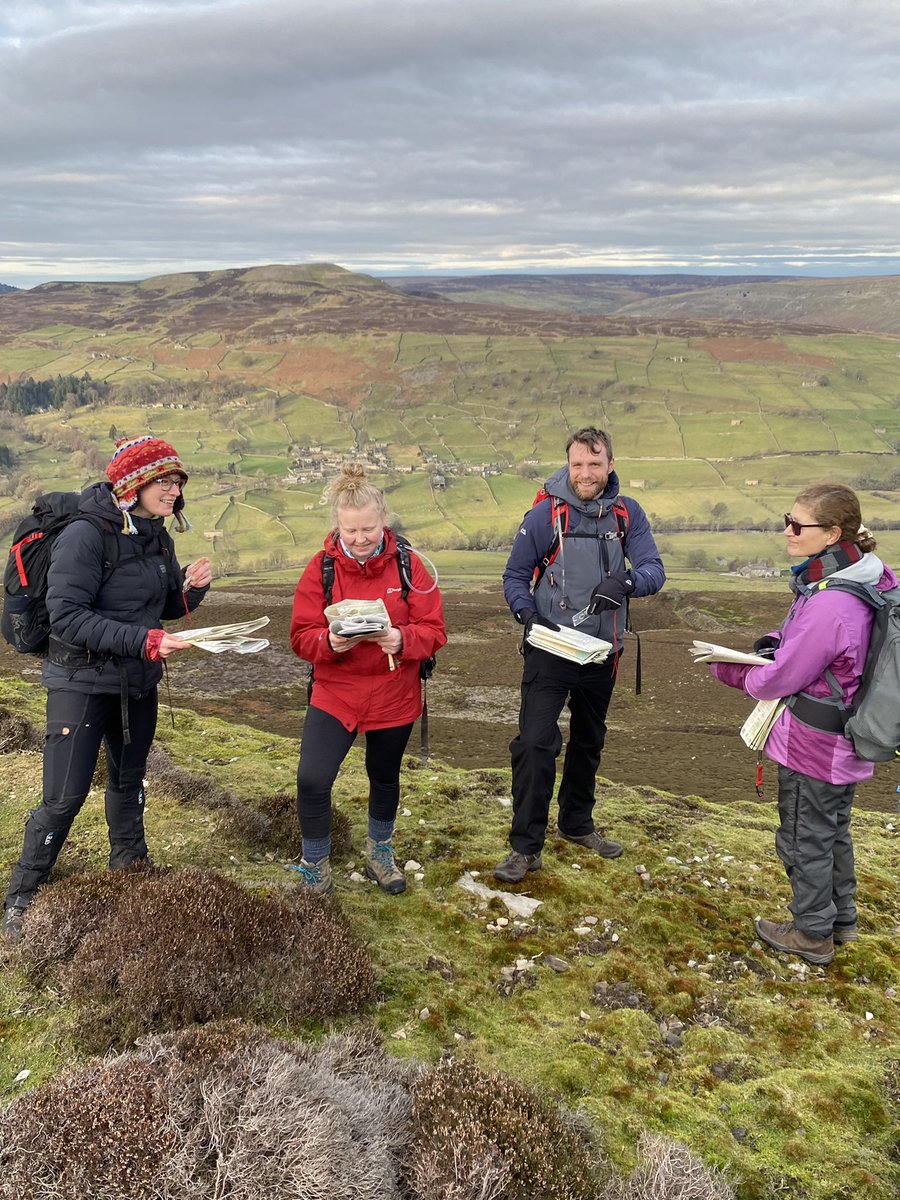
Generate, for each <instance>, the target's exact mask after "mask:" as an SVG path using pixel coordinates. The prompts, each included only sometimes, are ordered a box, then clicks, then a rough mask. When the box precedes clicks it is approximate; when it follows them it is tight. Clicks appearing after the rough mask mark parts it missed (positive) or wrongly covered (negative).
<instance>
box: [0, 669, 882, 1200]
mask: <svg viewBox="0 0 900 1200" xmlns="http://www.w3.org/2000/svg"><path fill="white" fill-rule="evenodd" d="M0 704H4V705H6V706H7V707H8V708H10V709H13V710H14V711H16V712H19V713H22V714H24V715H27V716H29V717H30V718H31V719H32V720H34V721H35V723H36V724H38V725H40V722H41V719H42V706H43V695H42V693H41V692H40V691H39V690H38V689H36V688H34V687H31V686H30V685H27V684H24V683H20V682H16V681H11V680H4V681H2V682H0ZM159 737H160V741H161V743H162V744H163V745H164V747H165V749H166V750H167V751H168V753H169V754H170V756H171V757H172V759H173V760H174V761H175V763H176V764H178V765H179V766H181V767H184V768H187V769H188V770H190V771H192V772H197V773H202V774H204V775H208V776H210V777H212V778H213V779H215V780H216V781H217V782H218V783H219V784H221V785H222V786H224V787H227V788H229V789H231V790H232V791H234V792H235V793H236V794H237V796H238V797H239V798H240V799H241V800H243V801H245V802H247V803H250V804H252V803H253V802H254V801H260V800H263V799H265V798H266V797H267V796H271V795H272V794H273V793H275V792H278V791H283V790H285V789H290V788H291V787H292V786H293V776H294V769H295V765H296V745H295V743H294V742H293V741H291V740H289V739H286V738H280V737H276V736H274V735H271V734H267V733H265V732H261V731H258V730H253V729H247V728H242V727H238V726H235V725H232V724H226V723H223V722H219V721H216V720H214V719H213V718H209V717H200V716H197V715H195V714H193V713H190V712H187V711H178V712H177V713H176V728H175V729H174V730H173V729H172V728H171V726H170V725H168V724H167V723H166V721H165V719H162V720H161V721H160V735H159ZM40 766H41V763H40V756H39V755H38V754H37V753H7V754H4V755H0V789H2V795H3V797H4V799H3V803H2V805H0V868H2V869H3V871H4V874H6V873H7V872H8V869H9V867H10V866H11V864H12V862H13V861H14V859H15V858H16V856H17V853H18V848H19V844H20V838H21V832H22V824H23V820H24V818H25V815H26V811H27V808H28V807H29V806H30V805H31V804H34V803H36V800H37V797H38V796H39V789H40ZM407 768H408V769H407V770H406V771H405V772H404V780H403V789H404V790H403V799H402V808H401V816H400V818H399V821H398V827H397V834H396V838H395V845H396V849H397V855H398V858H399V860H400V861H401V863H405V862H407V861H408V860H409V861H414V862H416V863H418V864H420V869H419V870H416V869H415V868H414V867H411V868H410V869H409V871H408V876H409V881H410V887H409V890H408V891H407V892H406V893H405V894H404V895H402V896H400V897H393V898H392V897H388V896H386V895H383V894H382V893H380V892H379V891H378V890H377V888H375V887H374V886H373V885H371V884H368V883H363V882H356V881H354V880H353V879H352V878H351V875H352V874H353V872H354V871H355V870H358V869H359V868H360V867H361V865H362V851H361V847H362V846H363V845H364V838H365V796H366V788H365V776H364V773H363V770H362V762H361V756H359V754H358V752H357V751H355V750H354V751H353V752H352V753H351V756H350V758H349V759H348V761H347V764H346V766H345V769H344V771H343V772H342V774H341V776H340V778H339V781H338V784H337V787H336V793H335V795H336V799H337V802H338V804H339V805H340V806H341V808H342V809H343V810H344V811H345V812H346V813H347V814H348V815H349V817H350V818H351V821H352V824H353V833H354V837H353V843H354V850H353V851H352V852H351V854H350V855H349V857H347V858H346V859H340V860H337V861H336V862H335V867H336V878H337V902H338V903H339V904H340V905H341V907H342V909H343V911H344V912H345V913H346V914H347V916H348V917H349V919H350V921H351V923H352V925H353V926H354V928H355V930H356V932H357V933H358V934H359V935H360V936H361V937H362V938H363V939H364V941H365V942H366V943H367V944H368V946H369V949H370V952H371V955H372V958H373V961H374V964H375V969H376V976H377V981H378V989H379V1000H378V1003H377V1006H376V1008H375V1010H374V1012H373V1014H372V1016H373V1018H374V1020H375V1022H376V1024H377V1025H378V1027H379V1028H380V1030H381V1031H382V1032H383V1034H384V1036H385V1038H386V1040H387V1042H388V1045H389V1046H390V1047H391V1049H392V1050H393V1051H395V1052H396V1053H397V1054H398V1055H401V1056H415V1057H416V1058H419V1059H424V1060H426V1061H434V1060H436V1059H437V1058H438V1057H439V1056H440V1055H442V1054H446V1053H448V1052H452V1053H454V1054H455V1055H457V1056H465V1057H469V1058H471V1059H474V1060H476V1061H477V1062H479V1063H480V1064H482V1065H483V1066H485V1067H488V1068H490V1069H502V1070H504V1071H506V1072H508V1073H510V1074H511V1075H513V1076H514V1077H515V1078H517V1079H520V1080H522V1081H524V1082H527V1083H530V1084H534V1085H536V1086H538V1087H540V1088H541V1089H542V1090H544V1091H546V1092H548V1093H550V1094H552V1095H554V1096H557V1097H559V1098H561V1099H562V1100H564V1101H565V1102H566V1103H567V1104H568V1105H570V1106H572V1107H575V1108H580V1109H581V1110H582V1111H583V1112H584V1113H585V1114H586V1115H587V1116H588V1117H589V1119H590V1120H591V1121H592V1123H593V1124H594V1125H595V1126H596V1128H597V1130H598V1133H599V1136H600V1138H601V1140H602V1143H603V1146H604V1148H605V1150H606V1151H607V1153H608V1154H609V1156H610V1158H611V1159H612V1160H613V1162H614V1163H615V1164H616V1165H617V1166H619V1167H620V1168H623V1169H624V1168H628V1167H629V1165H630V1164H631V1162H632V1161H633V1157H634V1147H635V1144H636V1141H637V1138H638V1136H639V1134H640V1132H641V1130H643V1129H646V1128H649V1129H651V1130H656V1131H662V1132H665V1133H667V1134H670V1135H671V1136H673V1137H675V1138H677V1139H679V1140H681V1141H683V1142H685V1143H686V1144H687V1145H688V1146H690V1147H691V1148H692V1149H694V1150H695V1151H697V1152H698V1153H699V1154H701V1155H702V1156H703V1157H704V1158H705V1159H706V1160H707V1161H708V1162H711V1163H715V1164H717V1165H719V1166H723V1167H725V1168H727V1170H728V1172H729V1175H730V1178H731V1179H732V1180H733V1182H734V1183H735V1186H736V1189H737V1193H738V1195H739V1196H740V1197H741V1198H742V1200H756V1198H758V1197H759V1198H761V1197H765V1196H772V1195H784V1196H791V1197H805V1198H808V1200H832V1198H836V1197H845V1196H846V1197H853V1198H854V1200H856V1198H859V1200H889V1198H890V1197H894V1196H896V1195H897V1190H898V1187H900V1163H898V1154H897V1118H898V1105H900V1049H898V1047H900V1007H898V1004H897V998H896V997H897V991H898V990H900V966H898V962H897V954H896V947H897V937H898V930H900V900H898V886H897V864H898V859H900V854H898V834H900V830H898V828H897V827H896V826H897V825H900V822H897V821H896V820H894V821H892V819H891V818H890V817H889V816H887V815H885V814H883V813H866V812H860V813H858V814H857V815H856V817H855V819H854V832H855V840H856V848H857V869H858V876H859V899H860V931H861V936H860V940H859V941H858V942H857V943H855V944H851V945H847V946H843V947H839V948H838V951H837V955H836V957H835V960H834V962H833V964H832V965H830V966H829V967H827V968H817V967H807V966H805V965H803V964H801V963H800V962H799V961H797V960H793V959H789V958H788V957H786V956H781V955H777V954H774V953H769V952H768V951H767V950H766V949H765V948H764V947H762V946H761V945H760V944H759V943H758V942H755V941H754V935H753V929H752V924H751V922H752V919H753V917H754V916H756V915H767V916H771V917H777V918H778V919H783V916H784V914H785V903H786V900H787V898H788V889H787V884H786V880H785V878H784V876H783V873H782V869H781V867H780V864H779V863H778V861H777V859H776V858H775V856H774V851H773V830H774V812H773V810H772V808H771V807H769V806H767V805H759V804H730V805H728V806H724V805H716V804H714V803H711V802H708V801H706V800H704V799H703V798H702V797H699V796H689V797H678V796H673V795H668V794H666V793H662V792H657V791H654V790H652V789H650V788H644V787H641V788H627V787H623V786H620V785H612V784H605V783H604V782H603V781H600V784H599V788H600V792H601V796H602V800H601V812H602V819H603V820H604V821H605V822H606V823H607V827H608V829H609V831H610V834H611V835H612V836H615V837H617V838H618V839H619V840H621V841H623V842H624V844H625V852H624V854H623V856H622V857H621V858H620V859H618V860H616V861H614V862H608V861H604V860H601V859H599V858H596V857H593V858H592V857H591V856H590V855H589V853H588V852H586V851H582V850H580V849H578V848H577V847H575V846H572V845H570V844H568V843H564V842H562V841H559V840H558V839H556V838H554V837H552V836H551V837H550V838H549V839H548V842H547V846H546V849H545V853H544V866H543V870H541V871H539V872H536V873H534V874H532V875H530V876H528V877H527V880H526V882H525V883H524V884H522V885H519V886H517V887H514V888H509V889H507V891H508V892H509V893H517V892H518V893H527V894H528V895H530V896H532V897H533V898H535V899H537V900H540V902H541V904H540V906H539V907H538V908H537V909H536V911H535V912H534V914H533V915H532V916H531V917H529V918H520V917H517V916H515V915H514V914H513V913H511V912H507V909H506V907H505V905H504V904H503V903H502V901H500V900H498V899H492V900H489V901H484V900H479V898H478V897H476V896H475V895H473V894H471V893H470V892H468V891H465V890H463V889H462V888H460V887H459V886H458V880H459V879H460V877H461V876H462V875H463V872H466V871H468V872H471V873H472V874H473V875H475V873H476V872H477V873H478V875H475V878H476V880H477V882H479V883H484V884H486V885H488V886H492V885H493V879H492V878H491V876H490V870H491V867H492V866H493V864H494V863H495V862H497V861H498V859H499V858H500V857H502V855H503V853H504V849H505V837H506V832H507V829H508V821H509V809H508V807H507V806H506V804H505V803H504V801H507V798H508V788H509V778H508V773H507V772H504V771H469V772H465V771H459V770H451V769H449V768H445V767H443V766H441V765H440V764H430V765H428V766H426V767H422V766H421V765H420V764H419V763H418V762H417V760H416V759H415V758H413V757H410V758H409V759H408V760H407ZM149 791H150V796H149V801H148V814H147V824H148V834H149V841H150V843H151V846H152V849H153V853H154V856H155V858H156V860H157V862H159V863H160V864H162V865H169V864H171V865H172V866H182V865H186V864H196V865H202V866H205V867H209V868H213V869H215V870H217V871H221V872H222V873H224V874H225V875H228V876H230V877H232V878H234V879H237V880H240V881H242V882H243V883H245V884H248V885H251V886H255V887H261V888H264V889H278V888H280V887H282V886H283V885H284V884H285V883H287V882H290V881H291V876H290V875H289V874H288V872H286V871H285V869H284V866H283V864H282V862H281V861H279V860H278V859H276V858H274V857H273V856H271V855H268V856H267V855H266V853H264V852H262V851H260V850H258V849H251V848H250V847H249V846H248V845H246V844H241V843H240V842H238V841H236V840H234V838H233V837H231V836H228V837H223V836H220V835H219V832H218V826H219V824H220V822H222V821H223V815H222V812H221V810H218V811H217V810H209V809H204V808H202V807H199V806H192V805H190V804H184V803H179V802H178V801H177V800H176V799H175V798H173V797H171V796H167V795H166V794H165V793H164V791H162V789H161V788H154V786H153V781H152V779H151V781H150V789H149ZM105 841H106V830H105V824H104V820H103V812H102V797H101V795H100V794H99V793H97V794H94V795H92V796H91V797H90V798H89V800H88V802H87V804H86V806H85V809H84V811H83V813H82V814H81V816H80V817H79V819H78V821H77V822H76V824H75V826H74V828H73V831H72V835H71V837H70V839H69V842H68V843H67V846H66V849H65V851H64V854H63V856H62V858H61V860H60V864H59V869H60V870H61V871H70V870H77V869H81V868H84V867H87V866H91V867H101V866H102V865H103V864H104V862H105ZM639 868H640V870H639ZM417 876H421V878H417ZM173 919H175V920H177V914H173ZM551 958H552V959H553V960H559V961H554V962H553V963H552V964H550V963H549V960H550V959H551ZM332 1027H333V1026H332ZM72 1029H73V1025H72V1023H71V1014H68V1013H67V1012H66V1010H65V1009H64V1008H63V1007H62V1006H61V1005H60V1003H59V1000H58V998H57V997H56V996H55V995H54V994H53V993H52V992H51V991H49V990H48V991H42V992H36V991H34V990H32V989H31V988H30V987H29V986H28V985H27V984H26V983H25V981H24V979H23V978H22V977H20V976H19V975H17V974H16V973H15V972H14V971H13V970H12V969H11V968H10V967H9V966H8V965H7V966H6V967H5V968H4V969H3V970H2V971H0V1098H2V1099H4V1100H6V1099H8V1098H10V1097H12V1096H15V1095H17V1094H20V1092H21V1090H22V1089H23V1088H26V1087H30V1086H32V1085H33V1084H35V1083H38V1082H41V1081H42V1080H44V1079H46V1078H48V1077H49V1076H50V1075H52V1074H54V1073H55V1072H56V1071H58V1070H59V1069H60V1068H61V1067H62V1066H64V1065H66V1064H68V1063H71V1062H73V1061H77V1059H78V1058H79V1057H80V1056H81V1054H82V1051H81V1049H80V1047H79V1046H78V1045H77V1044H76V1041H75V1039H74V1036H73V1034H72ZM323 1031H324V1027H317V1028H314V1029H304V1030H295V1031H294V1032H297V1033H299V1032H303V1033H305V1034H310V1033H317V1032H323ZM279 1032H282V1033H284V1032H291V1031H289V1030H286V1029H284V1028H282V1029H280V1030H279ZM23 1071H29V1072H30V1074H29V1075H28V1077H27V1079H21V1080H20V1081H19V1082H16V1077H17V1076H18V1075H20V1073H21V1072H23Z"/></svg>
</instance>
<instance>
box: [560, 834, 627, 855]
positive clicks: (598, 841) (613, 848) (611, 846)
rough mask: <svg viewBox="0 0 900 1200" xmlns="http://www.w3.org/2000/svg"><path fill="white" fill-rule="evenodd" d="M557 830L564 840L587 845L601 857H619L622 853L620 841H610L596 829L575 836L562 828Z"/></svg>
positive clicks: (578, 844) (577, 844)
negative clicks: (564, 831)
mask: <svg viewBox="0 0 900 1200" xmlns="http://www.w3.org/2000/svg"><path fill="white" fill-rule="evenodd" d="M556 832H557V834H558V835H559V836H560V837H561V838H562V839H563V841H564V842H573V843H574V844H575V845H576V846H586V847H587V848H588V850H593V851H594V853H595V854H599V855H600V856H601V858H618V857H619V855H620V854H621V853H622V847H621V845H620V844H619V843H618V842H608V841H607V840H606V838H605V837H603V836H602V835H601V834H599V833H597V831H596V830H595V831H594V832H593V833H585V834H584V835H582V836H581V837H573V836H572V835H571V834H568V833H563V831H562V830H561V829H557V830H556Z"/></svg>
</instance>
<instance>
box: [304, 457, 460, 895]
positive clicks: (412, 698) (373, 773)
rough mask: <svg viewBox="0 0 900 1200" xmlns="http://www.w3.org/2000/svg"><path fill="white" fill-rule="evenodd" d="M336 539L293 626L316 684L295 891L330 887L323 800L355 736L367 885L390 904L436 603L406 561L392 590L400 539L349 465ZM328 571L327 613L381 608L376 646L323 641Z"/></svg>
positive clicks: (419, 572) (339, 482)
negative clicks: (365, 814)
mask: <svg viewBox="0 0 900 1200" xmlns="http://www.w3.org/2000/svg"><path fill="white" fill-rule="evenodd" d="M327 494H328V496H329V499H330V500H331V502H332V514H333V517H334V524H335V528H334V529H333V530H332V532H331V533H330V534H329V535H328V537H327V538H326V539H325V549H324V550H323V551H320V552H319V553H318V554H316V555H314V556H313V558H312V559H310V561H309V563H308V564H307V567H306V570H305V571H304V572H303V574H302V576H301V577H300V582H299V583H298V584H297V591H296V593H295V595H294V611H293V615H292V618H291V646H292V647H293V650H294V653H295V654H296V655H297V656H298V657H299V658H302V659H305V660H306V661H307V662H310V663H312V665H313V670H314V681H313V689H312V695H311V697H310V703H309V708H308V709H307V712H306V722H305V724H304V727H303V739H302V741H301V743H300V765H299V767H298V769H297V813H298V816H299V818H300V831H301V833H302V835H303V858H302V860H301V862H300V864H299V866H297V867H295V868H293V869H294V870H296V871H298V872H299V873H300V875H301V877H302V880H303V883H304V884H305V885H306V886H307V887H309V888H311V889H313V890H314V891H317V892H321V893H323V894H327V893H328V892H330V891H331V890H332V888H333V883H332V878H331V864H330V857H329V856H330V853H331V789H332V786H333V784H334V781H335V779H336V778H337V773H338V771H339V770H340V767H341V763H342V762H343V761H344V759H345V758H346V757H347V753H348V751H349V750H350V747H351V746H352V745H353V743H354V741H355V740H356V735H357V734H358V733H364V734H365V735H366V774H367V775H368V777H369V829H368V838H367V840H366V873H367V874H368V876H369V877H370V878H371V879H374V880H375V881H376V882H377V883H378V885H379V887H381V888H382V890H384V891H386V892H390V893H391V894H396V893H398V892H402V891H403V890H404V889H405V888H406V878H405V877H404V875H403V872H402V871H401V870H400V869H399V867H398V866H397V864H396V862H395V861H394V851H393V845H392V838H393V832H394V819H395V817H396V815H397V807H398V804H399V802H400V765H401V762H402V760H403V752H404V751H405V749H406V744H407V742H408V741H409V735H410V733H411V732H412V727H413V725H414V724H415V721H416V718H417V717H418V716H419V714H420V713H421V711H422V685H421V681H420V678H419V664H420V663H421V662H422V660H423V659H426V658H429V657H430V656H431V655H432V654H434V653H435V651H436V650H438V649H439V648H440V647H441V646H443V645H444V643H445V642H446V641H447V634H446V631H445V628H444V613H443V608H442V605H441V597H440V592H438V590H437V586H436V585H435V583H434V582H433V581H432V579H431V577H430V576H429V574H428V572H427V571H426V570H425V568H424V567H423V566H422V564H421V562H420V561H419V559H418V558H417V557H416V555H415V554H414V553H412V552H411V553H410V564H411V576H412V578H411V579H410V580H409V581H407V582H408V584H409V585H410V586H409V588H408V595H407V596H406V598H405V599H404V598H403V592H404V591H405V590H406V588H405V587H404V586H403V585H404V581H403V580H401V578H400V561H399V558H398V555H397V539H396V537H395V536H394V533H393V532H392V530H390V529H388V528H387V527H386V525H385V521H386V519H387V506H386V504H385V499H384V492H382V491H381V489H380V488H378V487H375V485H374V484H372V483H370V482H369V481H368V480H367V478H366V473H365V471H364V470H363V468H362V467H360V466H357V465H356V464H350V465H348V466H346V467H344V468H343V470H342V471H341V474H340V475H339V476H338V478H337V479H336V480H334V481H333V483H332V484H331V485H330V486H329V489H328V493H327ZM326 556H327V557H328V558H329V559H332V560H333V562H334V585H333V589H332V595H331V603H333V604H336V603H337V602H338V601H339V600H379V599H380V600H382V601H384V604H385V607H386V608H387V610H388V614H389V615H390V619H391V626H390V628H389V629H388V630H386V632H385V633H384V634H382V635H381V636H380V637H378V638H375V639H371V640H370V639H366V640H361V639H358V638H345V637H340V636H338V635H336V634H334V633H331V632H330V630H329V627H328V621H327V620H326V618H325V615H324V609H325V607H326V605H327V604H328V601H327V600H326V597H325V588H324V584H323V578H322V573H323V566H322V560H323V559H324V558H325V557H326Z"/></svg>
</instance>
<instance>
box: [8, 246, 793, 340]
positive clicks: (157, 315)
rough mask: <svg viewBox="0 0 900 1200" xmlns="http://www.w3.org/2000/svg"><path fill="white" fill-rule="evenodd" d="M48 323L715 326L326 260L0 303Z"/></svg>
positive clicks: (310, 328)
mask: <svg viewBox="0 0 900 1200" xmlns="http://www.w3.org/2000/svg"><path fill="white" fill-rule="evenodd" d="M636 294H640V293H636ZM630 298H632V297H631V296H629V299H630ZM56 324H78V325H83V326H88V327H90V328H92V329H95V330H97V331H99V332H104V331H109V330H110V329H113V328H119V329H126V330H143V331H146V332H150V331H155V332H159V333H167V334H170V335H172V336H177V337H179V338H185V337H189V336H193V335H195V334H198V333H204V332H207V331H210V330H215V331H216V332H218V333H221V334H229V335H238V334H241V335H243V336H245V337H252V338H255V339H259V340H268V341H275V342H282V341H285V340H288V339H290V338H291V337H296V336H304V335H311V334H315V333H338V334H346V333H354V332H363V331H367V332H372V331H391V332H399V331H408V332H420V333H421V332H434V333H446V334H467V333H482V334H484V335H486V336H490V335H496V336H531V335H535V336H542V335H543V336H561V335H568V336H573V337H589V336H603V335H607V336H609V335H613V336H615V335H634V334H640V333H642V332H651V333H652V332H658V333H663V334H671V335H675V336H690V335H692V334H701V333H711V332H715V331H716V330H717V329H719V328H720V327H721V323H720V322H719V321H717V319H716V318H715V317H711V318H709V319H704V320H703V321H700V322H697V321H693V320H692V319H690V318H688V319H684V318H682V317H680V316H679V317H677V318H675V319H674V320H665V321H657V320H656V319H655V318H650V319H644V318H641V319H633V318H630V317H629V318H619V317H616V316H607V317H605V318H603V317H598V316H591V315H586V314H582V313H578V312H572V313H567V312H558V311H554V308H553V306H552V305H548V306H547V307H546V308H540V309H535V310H534V311H530V310H529V309H519V310H511V309H509V308H504V307H500V306H497V305H495V304H492V303H490V302H486V303H484V304H477V305H466V306H460V305H457V304H452V303H450V302H449V301H447V300H445V299H444V298H442V297H441V296H420V295H416V296H407V295H406V294H405V293H404V292H403V291H401V290H398V289H396V288H393V287H391V286H389V285H388V284H387V283H385V282H382V281H380V280H377V279H374V278H373V277H371V276H369V275H360V274H356V273H354V272H351V271H346V270H344V269H343V268H342V267H337V266H333V265H331V264H328V263H319V264H313V265H310V266H277V265H273V266H264V267H248V268H245V269H235V270H224V271H198V272H192V273H186V274H182V275H160V276H155V277H153V278H151V279H144V280H140V281H137V282H134V283H69V282H66V283H45V284H41V285H40V286H39V287H36V288H31V289H30V290H28V291H21V292H16V293H14V294H10V295H8V296H5V297H0V328H2V329H3V330H4V331H8V332H9V333H12V334H16V333H19V334H21V333H24V332H26V331H27V330H29V329H34V328H37V327H41V326H47V325H56ZM800 328H801V326H800V325H798V326H797V329H798V330H799V329H800ZM758 331H759V332H760V333H766V332H768V333H774V332H775V326H774V324H771V323H768V324H767V323H766V322H760V323H759V326H758Z"/></svg>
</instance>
